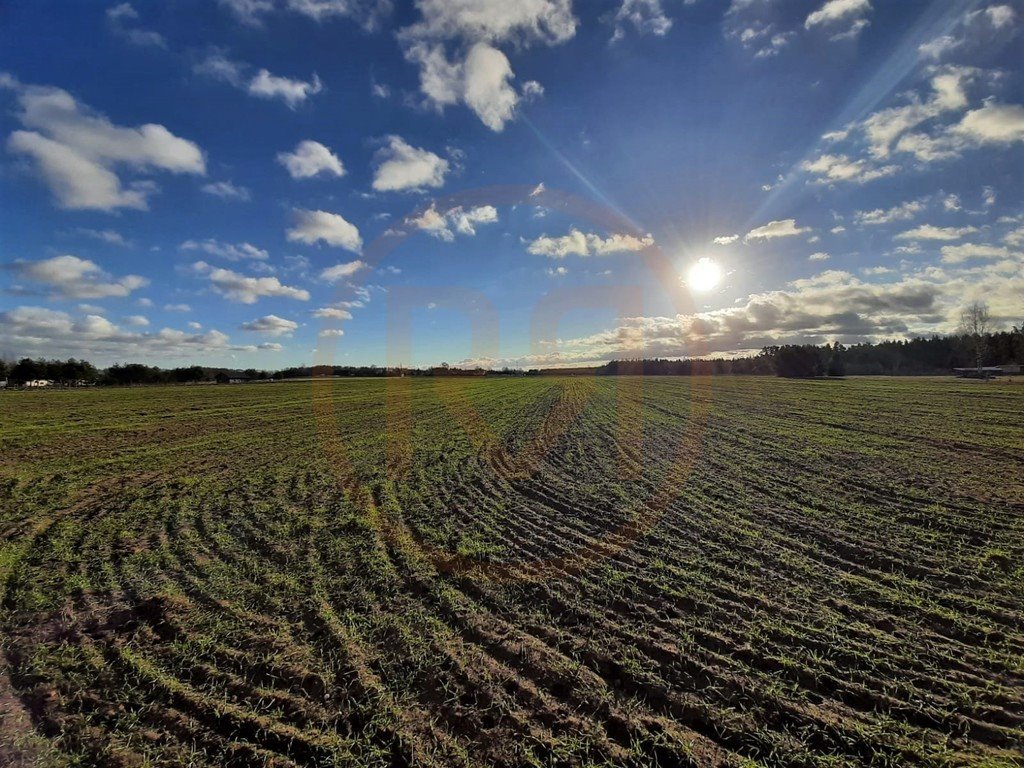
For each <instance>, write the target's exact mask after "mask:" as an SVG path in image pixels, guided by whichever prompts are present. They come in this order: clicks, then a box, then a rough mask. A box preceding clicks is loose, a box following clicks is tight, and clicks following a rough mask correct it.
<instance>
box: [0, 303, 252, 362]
mask: <svg viewBox="0 0 1024 768" xmlns="http://www.w3.org/2000/svg"><path fill="white" fill-rule="evenodd" d="M0 346H3V347H4V348H8V349H17V350H19V354H24V355H29V356H39V357H41V356H44V355H45V356H60V357H63V356H65V355H66V356H69V357H82V358H87V359H89V360H91V361H93V362H95V363H97V364H99V365H109V364H111V363H114V362H117V361H119V360H125V359H132V360H151V361H154V362H158V363H162V364H166V361H167V360H174V359H180V360H184V361H194V360H195V359H196V358H197V357H201V356H207V355H224V354H225V353H226V352H231V351H245V352H252V351H256V349H257V347H255V346H251V345H242V346H239V345H233V344H232V343H231V340H230V338H229V337H228V336H227V335H226V334H224V333H221V332H220V331H217V330H210V331H207V332H206V333H186V332H185V331H180V330H176V329H173V328H162V329H161V330H159V331H155V332H150V331H142V332H140V331H128V330H125V329H123V328H121V327H119V326H118V325H116V324H115V323H112V322H111V321H109V320H108V319H106V318H105V317H103V316H102V315H99V314H85V315H82V316H79V317H77V318H76V317H74V316H72V315H71V314H69V313H68V312H62V311H57V310H53V309H47V308H45V307H32V306H21V307H16V308H14V309H11V310H8V311H5V312H0Z"/></svg>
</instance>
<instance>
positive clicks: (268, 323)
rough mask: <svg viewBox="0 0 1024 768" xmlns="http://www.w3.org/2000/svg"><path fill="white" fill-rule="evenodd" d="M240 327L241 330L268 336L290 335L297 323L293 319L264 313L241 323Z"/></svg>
mask: <svg viewBox="0 0 1024 768" xmlns="http://www.w3.org/2000/svg"><path fill="white" fill-rule="evenodd" d="M240 327H241V329H242V330H243V331H253V332H255V333H265V334H267V335H268V336H291V335H292V333H293V332H294V331H295V330H296V329H297V328H298V327H299V324H298V323H296V322H295V321H294V320H286V319H285V318H283V317H278V316H277V315H264V316H263V317H258V318H256V319H255V320H250V321H249V322H247V323H242V325H241V326H240Z"/></svg>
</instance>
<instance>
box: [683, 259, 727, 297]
mask: <svg viewBox="0 0 1024 768" xmlns="http://www.w3.org/2000/svg"><path fill="white" fill-rule="evenodd" d="M721 280H722V268H721V267H720V266H718V265H717V264H716V263H715V262H713V261H712V260H711V259H709V258H707V257H705V258H703V259H700V260H699V261H698V262H697V263H696V264H694V265H693V266H692V267H690V271H689V272H688V273H687V274H686V285H687V286H689V287H690V289H692V290H694V291H701V292H703V291H710V290H711V289H712V288H714V287H715V286H716V285H718V283H719V282H720V281H721Z"/></svg>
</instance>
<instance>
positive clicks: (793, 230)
mask: <svg viewBox="0 0 1024 768" xmlns="http://www.w3.org/2000/svg"><path fill="white" fill-rule="evenodd" d="M810 231H811V228H810V227H798V226H797V224H796V219H779V220H778V221H769V222H768V223H767V224H764V225H763V226H760V227H755V228H754V229H752V230H750V231H749V232H747V234H746V235H744V236H743V242H744V243H763V242H765V241H767V240H776V239H778V238H780V237H794V236H796V235H802V234H804V233H805V232H810Z"/></svg>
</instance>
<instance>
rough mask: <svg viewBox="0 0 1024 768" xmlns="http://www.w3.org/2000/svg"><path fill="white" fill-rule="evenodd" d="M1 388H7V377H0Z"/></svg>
mask: <svg viewBox="0 0 1024 768" xmlns="http://www.w3.org/2000/svg"><path fill="white" fill-rule="evenodd" d="M0 389H7V379H0Z"/></svg>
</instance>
